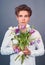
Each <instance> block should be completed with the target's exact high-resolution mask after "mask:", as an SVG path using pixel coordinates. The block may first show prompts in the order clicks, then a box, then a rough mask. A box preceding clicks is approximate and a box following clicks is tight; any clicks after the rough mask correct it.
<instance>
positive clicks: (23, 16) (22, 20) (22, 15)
mask: <svg viewBox="0 0 45 65" xmlns="http://www.w3.org/2000/svg"><path fill="white" fill-rule="evenodd" d="M17 20H18V23H19V24H20V25H26V24H27V23H28V22H29V20H30V17H29V13H28V12H27V11H20V12H19V13H18V16H17Z"/></svg>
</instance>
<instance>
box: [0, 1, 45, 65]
mask: <svg viewBox="0 0 45 65" xmlns="http://www.w3.org/2000/svg"><path fill="white" fill-rule="evenodd" d="M20 4H27V5H28V6H29V7H31V9H32V16H31V18H30V22H29V24H30V25H31V26H32V25H33V26H34V27H35V28H36V29H37V30H38V31H39V32H40V34H41V35H42V39H43V42H44V45H45V0H0V47H1V44H2V40H3V38H4V35H5V32H6V31H7V29H8V27H10V26H16V25H17V24H18V22H17V20H16V16H15V7H16V6H18V5H20ZM9 57H10V56H8V55H1V54H0V65H9V59H10V58H9ZM36 64H37V65H45V55H43V56H40V57H36Z"/></svg>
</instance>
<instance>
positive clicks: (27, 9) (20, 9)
mask: <svg viewBox="0 0 45 65" xmlns="http://www.w3.org/2000/svg"><path fill="white" fill-rule="evenodd" d="M20 11H27V12H28V13H29V17H30V16H31V15H32V10H31V8H30V7H29V6H27V5H25V4H22V5H19V6H17V7H16V8H15V14H16V16H18V13H19V12H20Z"/></svg>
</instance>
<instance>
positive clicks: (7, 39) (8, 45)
mask: <svg viewBox="0 0 45 65" xmlns="http://www.w3.org/2000/svg"><path fill="white" fill-rule="evenodd" d="M28 27H29V28H28ZM16 28H17V27H16ZM27 29H30V30H31V28H30V26H29V25H27ZM33 30H34V32H31V34H32V35H31V38H36V40H35V41H34V43H33V44H31V45H30V46H29V47H28V49H29V50H30V51H31V55H30V56H29V58H28V59H25V60H24V63H23V64H22V65H36V63H35V57H36V56H41V55H43V54H44V44H43V41H42V37H41V35H40V33H39V32H38V31H37V30H35V29H33ZM10 33H11V29H8V30H7V32H6V33H5V36H4V39H3V42H2V46H1V54H2V55H10V65H21V60H19V59H17V60H16V61H15V58H16V57H17V55H18V53H17V54H15V52H14V50H13V48H12V42H11V38H13V35H10ZM35 48H37V50H36V49H35Z"/></svg>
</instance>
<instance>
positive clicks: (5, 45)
mask: <svg viewBox="0 0 45 65" xmlns="http://www.w3.org/2000/svg"><path fill="white" fill-rule="evenodd" d="M10 33H11V30H7V32H6V33H5V36H4V39H3V42H2V45H1V54H2V55H10V54H12V53H14V51H13V48H12V45H11V38H12V37H13V35H11V36H10Z"/></svg>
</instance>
